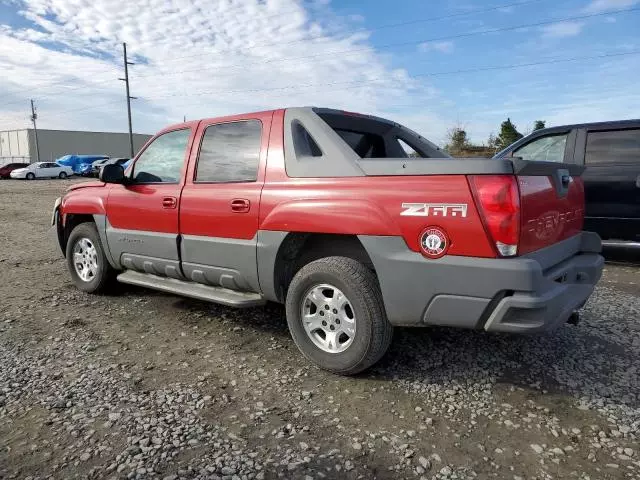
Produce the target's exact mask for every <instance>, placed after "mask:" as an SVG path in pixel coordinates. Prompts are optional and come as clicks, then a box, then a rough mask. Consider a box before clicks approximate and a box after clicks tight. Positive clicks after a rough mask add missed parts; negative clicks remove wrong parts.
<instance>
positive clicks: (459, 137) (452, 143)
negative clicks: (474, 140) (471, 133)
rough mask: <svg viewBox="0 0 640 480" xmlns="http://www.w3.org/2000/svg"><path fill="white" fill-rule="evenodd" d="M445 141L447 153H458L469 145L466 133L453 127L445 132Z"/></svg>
mask: <svg viewBox="0 0 640 480" xmlns="http://www.w3.org/2000/svg"><path fill="white" fill-rule="evenodd" d="M447 140H448V142H447V145H446V149H447V151H448V152H449V153H452V152H459V151H460V150H464V148H465V147H467V146H468V145H469V138H468V136H467V132H466V131H465V130H464V129H463V128H460V127H454V128H452V129H451V130H449V131H448V132H447Z"/></svg>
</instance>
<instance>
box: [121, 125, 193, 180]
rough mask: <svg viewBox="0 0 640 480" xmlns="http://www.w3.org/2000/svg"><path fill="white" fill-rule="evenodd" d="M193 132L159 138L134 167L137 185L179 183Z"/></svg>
mask: <svg viewBox="0 0 640 480" xmlns="http://www.w3.org/2000/svg"><path fill="white" fill-rule="evenodd" d="M190 134H191V130H189V129H185V130H175V131H173V132H167V133H164V134H162V135H160V136H159V137H157V138H156V139H155V140H154V141H153V142H151V144H149V146H148V147H147V148H146V149H145V151H144V152H142V153H141V154H140V156H139V157H138V159H137V160H136V163H135V165H134V166H133V177H132V178H133V180H134V182H136V183H178V182H179V181H180V172H181V171H182V166H183V165H184V157H185V152H186V150H187V143H188V142H189V135H190Z"/></svg>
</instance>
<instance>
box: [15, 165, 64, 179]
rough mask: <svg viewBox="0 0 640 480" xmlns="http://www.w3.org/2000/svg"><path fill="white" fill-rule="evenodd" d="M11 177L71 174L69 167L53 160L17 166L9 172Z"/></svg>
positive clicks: (55, 176) (32, 177)
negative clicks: (22, 166) (23, 166)
mask: <svg viewBox="0 0 640 480" xmlns="http://www.w3.org/2000/svg"><path fill="white" fill-rule="evenodd" d="M10 175H11V178H26V179H27V180H35V179H36V178H67V177H70V176H71V175H73V169H72V168H71V167H63V166H62V165H58V164H57V163H53V162H36V163H32V164H31V165H29V166H28V167H25V168H18V169H17V170H14V171H12V172H11V173H10Z"/></svg>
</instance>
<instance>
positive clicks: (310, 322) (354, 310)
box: [286, 257, 393, 375]
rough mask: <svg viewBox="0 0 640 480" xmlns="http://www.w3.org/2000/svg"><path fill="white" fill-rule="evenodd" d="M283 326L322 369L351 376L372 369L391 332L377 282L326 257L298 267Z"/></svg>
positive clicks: (349, 263) (346, 262)
mask: <svg viewBox="0 0 640 480" xmlns="http://www.w3.org/2000/svg"><path fill="white" fill-rule="evenodd" d="M286 310H287V323H288V325H289V330H290V332H291V336H292V337H293V340H294V342H295V344H296V345H297V346H298V348H299V349H300V351H301V352H302V354H303V355H304V356H305V357H307V358H308V359H309V360H311V361H312V362H313V363H315V364H316V365H318V366H319V367H320V368H323V369H325V370H329V371H331V372H334V373H339V374H342V375H353V374H356V373H358V372H361V371H363V370H365V369H367V368H369V367H370V366H371V365H373V364H374V363H376V362H377V361H378V360H380V358H382V356H383V355H384V354H385V352H386V351H387V349H388V348H389V345H390V343H391V338H392V335H393V327H392V326H391V325H390V324H389V322H388V320H387V316H386V313H385V310H384V305H383V303H382V294H381V292H380V288H379V286H378V281H377V279H376V277H375V275H374V274H373V272H371V270H369V269H368V268H367V267H365V266H364V265H363V264H362V263H360V262H358V261H356V260H353V259H351V258H347V257H327V258H322V259H320V260H316V261H313V262H311V263H309V264H307V265H305V266H304V267H302V268H301V269H300V270H299V271H298V273H297V274H296V275H295V277H294V278H293V280H292V282H291V285H290V286H289V290H288V293H287V300H286Z"/></svg>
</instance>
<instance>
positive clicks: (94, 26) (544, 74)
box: [0, 0, 640, 144]
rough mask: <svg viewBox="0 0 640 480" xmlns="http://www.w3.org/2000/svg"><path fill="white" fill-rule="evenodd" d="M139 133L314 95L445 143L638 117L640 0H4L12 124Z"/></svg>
mask: <svg viewBox="0 0 640 480" xmlns="http://www.w3.org/2000/svg"><path fill="white" fill-rule="evenodd" d="M122 42H127V45H128V50H129V53H130V59H131V60H132V61H134V62H135V63H136V65H134V66H132V67H131V68H130V77H131V89H132V92H131V94H132V95H134V96H136V97H138V100H134V101H133V124H134V131H136V132H140V133H153V132H154V131H156V130H158V129H160V128H162V127H163V126H165V125H167V124H170V123H176V122H179V121H182V118H183V116H185V115H186V117H187V118H188V119H194V118H202V117H213V116H218V115H225V114H232V113H240V112H246V111H253V110H262V109H270V108H277V107H282V106H289V105H290V106H299V105H317V106H327V107H336V108H344V109H349V110H356V111H362V112H367V113H375V114H379V115H383V116H387V117H390V118H392V119H394V120H397V121H400V122H402V123H405V124H407V125H408V126H410V127H412V128H413V129H415V130H418V131H420V132H421V133H423V134H425V135H426V136H428V137H430V138H431V139H432V140H434V141H435V142H437V143H441V144H442V143H443V142H444V141H445V138H446V131H447V130H448V129H449V128H451V127H452V126H462V127H464V128H466V129H467V131H468V132H469V134H470V136H471V138H472V139H473V140H475V141H484V140H485V139H486V138H487V136H488V135H489V133H491V132H496V131H497V130H498V129H499V124H500V122H501V121H502V120H504V119H505V118H506V117H511V118H512V120H513V121H514V122H515V123H516V125H517V126H518V127H519V129H520V130H521V131H526V130H527V129H530V128H531V125H532V124H533V121H534V120H536V119H543V120H546V121H547V124H548V125H554V124H562V123H569V122H582V121H597V120H608V119H622V118H634V117H635V118H637V117H640V89H639V88H638V78H640V0H563V1H562V2H558V1H555V0H489V1H487V0H463V1H457V0H430V1H428V2H427V1H424V0H399V1H396V2H389V1H388V0H366V1H365V0H304V1H302V0H145V1H144V2H143V1H132V0H0V71H1V72H2V75H1V77H0V130H2V129H14V128H24V127H27V126H28V125H29V99H30V98H34V99H35V101H36V104H37V106H38V113H39V116H40V117H39V125H38V126H39V127H41V128H64V129H67V128H68V129H78V130H109V131H126V129H127V118H126V106H125V100H124V84H123V82H120V81H118V77H121V76H122V75H123V71H122Z"/></svg>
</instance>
